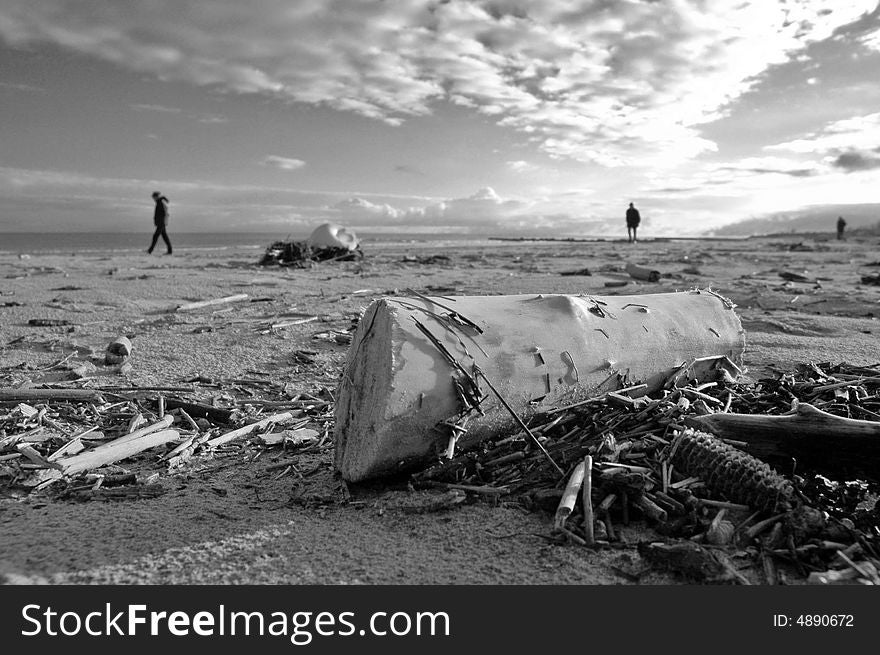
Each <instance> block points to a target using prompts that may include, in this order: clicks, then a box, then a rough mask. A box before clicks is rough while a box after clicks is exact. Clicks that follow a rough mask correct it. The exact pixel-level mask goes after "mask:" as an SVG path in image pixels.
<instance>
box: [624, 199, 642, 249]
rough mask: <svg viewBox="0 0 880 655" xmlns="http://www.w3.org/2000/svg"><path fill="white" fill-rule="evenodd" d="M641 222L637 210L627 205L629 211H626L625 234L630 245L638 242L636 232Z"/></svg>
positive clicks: (631, 205)
mask: <svg viewBox="0 0 880 655" xmlns="http://www.w3.org/2000/svg"><path fill="white" fill-rule="evenodd" d="M641 222H642V217H641V215H640V214H639V210H638V209H636V208H635V207H633V204H632V203H629V209H627V210H626V234H627V236H628V237H629V242H630V243H636V242H637V241H638V240H639V239H638V236H637V235H636V232H637V231H638V229H639V223H641Z"/></svg>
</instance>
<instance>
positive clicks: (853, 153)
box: [832, 150, 880, 171]
mask: <svg viewBox="0 0 880 655" xmlns="http://www.w3.org/2000/svg"><path fill="white" fill-rule="evenodd" d="M832 165H833V166H835V167H837V168H842V169H843V170H845V171H868V170H871V169H874V168H880V154H878V153H877V152H876V151H875V152H860V151H858V150H850V151H848V152H844V153H841V154H839V155H838V156H837V158H836V159H835V160H834V161H833V162H832Z"/></svg>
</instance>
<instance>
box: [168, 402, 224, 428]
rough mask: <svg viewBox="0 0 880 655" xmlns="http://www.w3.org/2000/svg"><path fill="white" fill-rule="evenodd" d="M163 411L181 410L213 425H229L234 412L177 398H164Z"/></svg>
mask: <svg viewBox="0 0 880 655" xmlns="http://www.w3.org/2000/svg"><path fill="white" fill-rule="evenodd" d="M165 409H167V410H168V411H170V410H172V409H182V410H184V411H185V412H186V413H187V414H189V415H190V416H191V417H195V418H206V419H209V420H210V421H213V422H214V423H229V421H230V420H231V418H232V414H233V413H234V411H235V410H232V409H223V408H222V407H213V406H212V405H205V404H203V403H190V402H187V401H185V400H178V399H177V398H166V399H165Z"/></svg>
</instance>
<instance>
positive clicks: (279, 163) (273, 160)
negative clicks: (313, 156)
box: [260, 155, 306, 171]
mask: <svg viewBox="0 0 880 655" xmlns="http://www.w3.org/2000/svg"><path fill="white" fill-rule="evenodd" d="M260 163H261V164H262V165H263V166H272V167H274V168H280V169H281V170H283V171H295V170H297V169H300V168H302V167H303V166H305V165H306V163H305V162H304V161H303V160H302V159H292V158H290V157H279V156H278V155H269V156H268V157H266V158H265V159H263V161H261V162H260Z"/></svg>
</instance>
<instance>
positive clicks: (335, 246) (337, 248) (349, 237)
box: [259, 223, 364, 268]
mask: <svg viewBox="0 0 880 655" xmlns="http://www.w3.org/2000/svg"><path fill="white" fill-rule="evenodd" d="M363 256H364V253H363V251H362V250H361V247H360V241H359V240H358V238H357V235H356V234H355V233H354V232H353V231H351V230H349V229H346V228H344V227H342V226H341V225H336V224H333V223H323V224H322V225H319V226H318V227H316V228H315V229H314V231H313V232H312V234H311V235H310V236H309V238H308V239H306V240H305V241H276V242H274V243H273V244H272V245H270V246H269V247H268V248H267V249H266V252H265V253H264V254H263V257H262V259H260V261H259V264H260V265H261V266H268V265H272V264H275V265H278V266H295V267H298V268H308V267H310V266H311V265H312V264H313V263H314V262H327V261H353V260H357V259H362V258H363Z"/></svg>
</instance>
